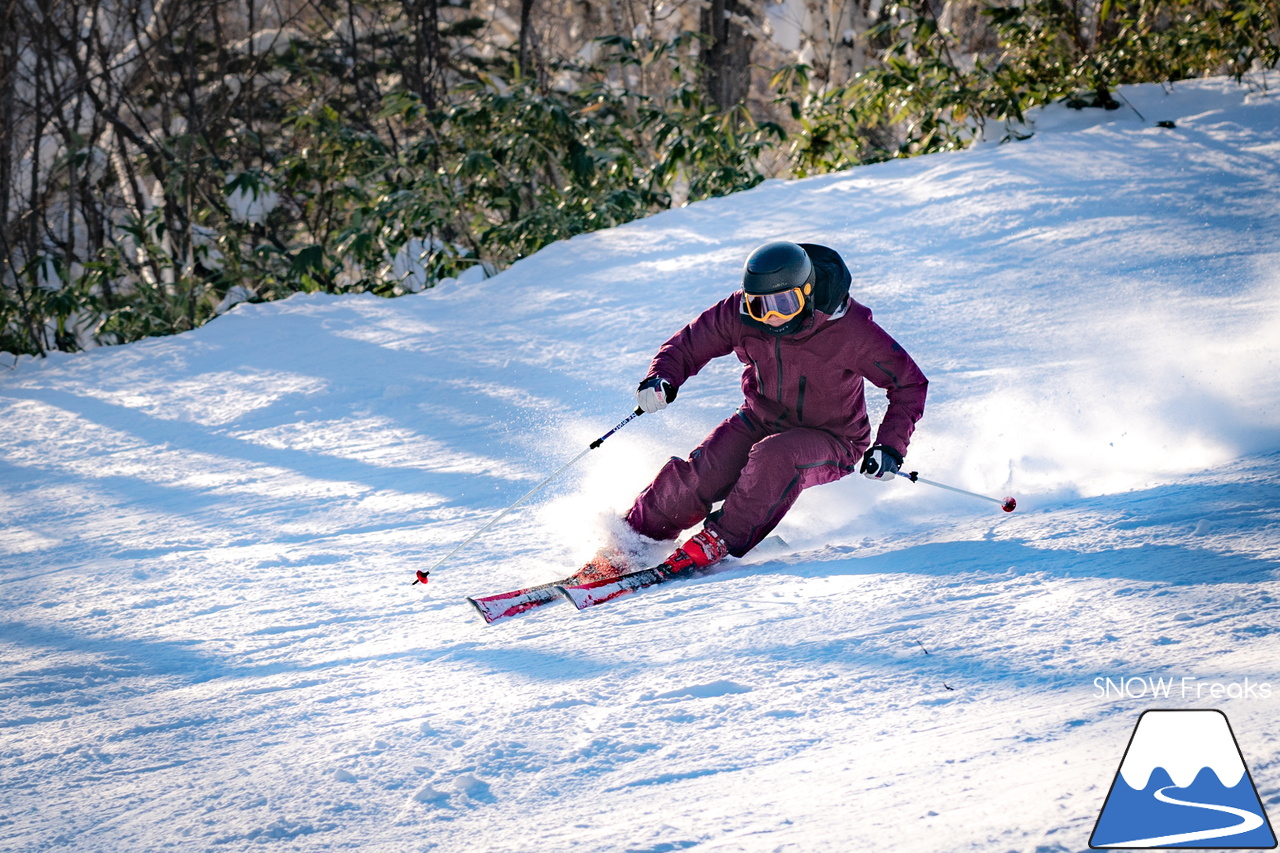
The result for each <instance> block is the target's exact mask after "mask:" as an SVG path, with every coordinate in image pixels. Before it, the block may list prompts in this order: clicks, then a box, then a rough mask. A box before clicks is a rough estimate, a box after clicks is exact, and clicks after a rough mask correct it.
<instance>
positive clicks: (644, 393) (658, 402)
mask: <svg viewBox="0 0 1280 853" xmlns="http://www.w3.org/2000/svg"><path fill="white" fill-rule="evenodd" d="M675 398H676V386H674V385H672V384H671V383H670V382H668V381H667V380H665V379H663V378H662V377H661V376H650V377H649V378H647V379H645V380H644V381H643V382H641V383H640V387H639V388H637V389H636V405H638V406H639V407H640V408H641V409H643V410H644V411H646V412H656V411H658V410H660V409H665V408H666V407H667V403H670V402H671V401H672V400H674V399H675Z"/></svg>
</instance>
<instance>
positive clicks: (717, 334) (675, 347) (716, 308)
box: [647, 293, 742, 388]
mask: <svg viewBox="0 0 1280 853" xmlns="http://www.w3.org/2000/svg"><path fill="white" fill-rule="evenodd" d="M741 325H742V323H741V321H740V320H739V319H738V295H737V294H736V293H735V294H734V295H732V296H729V297H728V298H726V299H723V300H721V301H720V302H717V303H716V304H715V305H712V306H711V307H710V308H708V309H707V310H706V311H703V312H702V313H701V314H699V315H698V317H697V318H696V319H694V321H693V322H692V323H690V324H689V325H687V326H685V327H684V328H683V329H681V330H680V331H678V332H676V333H675V334H674V335H672V336H671V338H670V339H669V340H668V341H667V342H666V343H664V344H663V345H662V346H661V347H659V348H658V354H657V355H655V356H654V357H653V361H652V362H650V363H649V373H648V374H647V377H655V376H657V377H661V378H663V379H665V380H667V381H668V382H670V383H671V384H672V385H673V386H675V387H676V388H679V387H680V386H681V385H683V384H684V383H685V381H686V380H687V379H688V378H689V377H690V376H693V375H695V374H696V373H697V372H698V371H699V370H701V369H702V368H703V367H705V366H706V364H707V362H709V361H711V360H712V359H713V358H719V357H720V356H722V355H728V354H729V353H731V352H733V341H734V332H735V331H737V330H738V329H739V328H740V327H741Z"/></svg>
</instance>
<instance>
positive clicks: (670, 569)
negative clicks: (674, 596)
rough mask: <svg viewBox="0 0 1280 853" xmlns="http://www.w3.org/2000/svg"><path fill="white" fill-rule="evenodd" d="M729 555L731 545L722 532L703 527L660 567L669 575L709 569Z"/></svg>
mask: <svg viewBox="0 0 1280 853" xmlns="http://www.w3.org/2000/svg"><path fill="white" fill-rule="evenodd" d="M727 556H729V546H727V545H725V544H724V540H723V539H721V538H720V534H718V533H716V532H715V531H714V530H708V529H707V528H705V527H704V528H703V529H702V530H700V531H698V532H697V533H695V534H694V535H693V536H691V537H689V539H688V540H687V541H686V542H685V543H684V544H683V545H681V546H680V547H679V548H677V549H676V550H675V553H674V554H672V555H671V556H670V557H668V558H667V559H666V560H665V561H663V563H662V565H661V566H659V567H658V568H659V569H661V570H662V572H663V574H665V575H666V576H667V577H674V576H676V575H681V574H686V573H689V572H693V571H695V570H697V569H707V568H710V567H711V566H714V565H715V564H716V563H718V562H720V561H721V560H723V559H724V558H725V557H727Z"/></svg>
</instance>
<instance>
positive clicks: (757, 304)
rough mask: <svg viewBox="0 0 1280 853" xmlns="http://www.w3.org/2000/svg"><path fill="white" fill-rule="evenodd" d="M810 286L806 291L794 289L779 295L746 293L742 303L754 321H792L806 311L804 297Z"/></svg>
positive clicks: (781, 292) (743, 295)
mask: <svg viewBox="0 0 1280 853" xmlns="http://www.w3.org/2000/svg"><path fill="white" fill-rule="evenodd" d="M808 289H809V287H808V285H806V286H805V288H804V290H801V289H800V288H798V287H793V288H791V289H790V290H783V291H780V292H779V293H746V292H744V293H743V294H742V301H743V302H744V303H746V306H747V314H749V315H750V316H751V318H752V319H753V320H759V321H760V322H762V323H763V322H764V321H766V320H768V319H770V318H771V317H777V318H778V319H779V320H790V319H791V318H792V317H795V316H796V315H797V314H799V313H800V312H801V311H803V310H804V302H805V299H804V295H805V291H806V290H808Z"/></svg>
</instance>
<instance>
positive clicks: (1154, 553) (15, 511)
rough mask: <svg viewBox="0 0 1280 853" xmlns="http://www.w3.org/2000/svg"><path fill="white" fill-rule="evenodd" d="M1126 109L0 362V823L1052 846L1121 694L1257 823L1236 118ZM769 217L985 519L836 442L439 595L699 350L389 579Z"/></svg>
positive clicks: (593, 516) (1250, 325)
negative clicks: (740, 545)
mask: <svg viewBox="0 0 1280 853" xmlns="http://www.w3.org/2000/svg"><path fill="white" fill-rule="evenodd" d="M1254 88H1255V89H1256V88H1257V87H1256V85H1255V87H1254ZM1125 95H1126V97H1127V99H1128V101H1129V106H1127V107H1126V108H1125V109H1123V110H1119V111H1116V112H1111V113H1101V112H1097V113H1094V112H1089V113H1071V112H1068V111H1065V110H1064V111H1061V112H1051V113H1049V114H1046V115H1045V116H1044V117H1043V118H1042V119H1041V124H1040V130H1041V132H1040V133H1038V134H1037V135H1036V136H1035V137H1034V138H1032V139H1031V140H1028V141H1025V142H1021V143H1017V144H1010V145H1003V146H987V147H981V148H978V149H975V150H971V151H967V152H963V153H956V154H948V155H941V156H930V157H923V158H918V159H915V160H910V161H900V162H892V163H887V164H883V165H879V166H874V167H868V168H861V169H857V170H854V171H851V172H847V173H843V174H838V175H831V176H827V177H821V178H815V179H811V180H806V181H799V182H771V183H767V184H765V185H763V186H761V187H758V188H757V189H754V190H752V191H750V192H746V193H741V194H739V195H736V196H733V197H729V198H724V199H718V200H713V201H707V202H703V203H699V204H696V205H692V206H690V207H687V208H684V209H681V210H676V211H671V212H668V213H664V214H661V215H658V216H654V217H652V218H650V219H648V220H645V221H642V222H636V223H632V224H630V225H626V226H623V227H620V228H615V229H612V230H609V231H604V232H599V233H596V234H591V235H587V236H582V237H577V238H574V239H572V240H569V241H567V242H565V243H562V244H557V245H554V246H551V247H549V248H548V249H546V250H545V251H543V252H540V253H538V254H537V255H536V256H535V257H532V258H529V259H526V260H524V261H522V262H520V263H518V264H516V265H515V266H514V267H513V268H511V269H510V270H508V271H506V272H504V273H502V274H501V275H498V276H496V277H494V278H492V279H489V280H487V281H483V282H474V283H466V284H456V283H455V284H447V285H444V286H442V287H440V288H437V289H435V290H433V291H428V292H425V293H422V294H419V295H416V296H412V297H405V298H401V299H398V300H391V301H388V300H381V299H377V298H375V297H371V296H351V297H325V296H297V297H294V298H291V299H288V300H286V301H284V302H280V303H275V304H269V305H256V306H251V305H241V306H238V307H237V308H235V309H234V310H233V311H232V312H231V313H230V314H228V315H227V316H225V317H222V318H220V319H218V320H216V321H215V322H213V323H211V324H210V325H208V326H206V327H205V328H202V329H200V330H197V331H195V332H192V333H189V334H184V335H181V336H178V337H174V338H168V339H157V340H149V341H145V342H142V343H138V344H133V345H130V346H123V347H116V348H105V349H100V350H95V351H92V352H89V353H85V354H80V355H74V356H65V355H56V356H52V357H50V358H48V359H46V360H44V361H38V360H33V359H26V358H24V359H20V360H16V361H15V360H14V359H12V358H6V359H4V363H3V366H2V367H0V604H2V606H3V613H0V849H4V850H22V851H32V850H46V849H70V850H77V851H143V850H145V851H155V850H168V849H177V850H183V851H190V850H239V849H261V848H262V847H263V846H264V845H265V846H266V847H267V848H271V849H288V850H345V849H358V850H379V851H381V850H386V851H402V850H440V851H471V850H486V851H535V850H536V851H543V850H555V851H559V850H575V851H624V850H625V851H636V853H640V851H646V852H647V853H658V851H675V850H684V849H695V850H746V851H848V850H867V849H875V850H895V851H970V850H972V851H1000V853H1003V852H1004V851H1080V850H1084V849H1086V848H1087V846H1088V840H1089V836H1090V832H1091V830H1092V828H1093V825H1094V821H1095V819H1096V818H1097V816H1098V813H1099V810H1100V809H1101V807H1102V804H1103V800H1104V798H1105V797H1106V794H1107V791H1108V788H1109V786H1110V784H1111V782H1112V779H1113V778H1114V776H1115V774H1116V770H1117V768H1118V766H1119V762H1120V759H1121V757H1122V754H1123V751H1124V748H1125V745H1126V743H1127V739H1128V737H1129V735H1130V733H1131V732H1132V730H1133V727H1134V725H1135V723H1136V722H1137V719H1138V716H1139V714H1140V713H1141V712H1142V711H1144V710H1146V709H1148V708H1218V709H1221V710H1223V711H1224V712H1225V713H1226V714H1227V716H1228V718H1229V720H1230V722H1231V726H1232V729H1233V731H1234V733H1235V735H1236V737H1237V739H1238V741H1239V744H1240V747H1241V750H1242V752H1243V755H1244V757H1245V760H1246V762H1247V764H1248V768H1249V770H1250V772H1251V774H1252V778H1253V780H1254V781H1255V783H1256V785H1257V788H1258V791H1259V794H1260V796H1261V798H1262V801H1263V802H1264V803H1266V804H1267V806H1268V808H1269V810H1270V812H1271V819H1272V821H1273V822H1276V821H1277V818H1278V817H1280V722H1278V721H1280V380H1278V379H1277V377H1278V375H1280V103H1278V102H1277V99H1276V98H1275V97H1274V96H1270V97H1268V96H1266V95H1265V93H1262V92H1259V91H1253V90H1251V89H1250V88H1248V87H1245V88H1237V87H1235V86H1234V85H1232V84H1230V83H1226V82H1223V81H1209V82H1202V83H1194V84H1193V83H1186V84H1179V85H1178V86H1177V87H1175V88H1174V89H1173V90H1172V91H1165V90H1163V89H1162V88H1161V87H1141V88H1135V89H1130V90H1126V91H1125ZM1160 121H1173V122H1175V123H1176V127H1174V128H1163V127H1157V126H1156V123H1157V122H1160ZM774 238H787V239H792V240H798V241H814V242H821V243H826V244H828V245H831V246H833V247H835V248H837V249H839V250H840V251H841V252H842V253H843V254H844V255H845V256H846V257H847V258H848V260H849V262H850V265H851V267H852V268H853V270H854V275H855V285H854V290H855V293H856V295H857V297H858V299H859V300H860V301H862V302H864V303H866V304H868V305H870V306H871V307H872V308H873V309H874V310H875V312H876V317H877V319H878V320H879V321H880V322H881V323H882V324H883V325H884V326H885V327H886V328H887V329H888V330H889V331H890V332H891V333H892V334H894V335H895V336H896V337H897V338H898V339H899V340H900V341H901V342H902V343H903V344H904V345H905V346H906V347H907V349H908V350H909V351H910V352H911V353H912V354H913V355H914V356H915V357H916V359H917V361H918V362H919V363H920V364H921V365H922V367H923V368H924V370H925V372H926V373H927V374H928V375H929V378H930V380H931V386H930V400H929V408H928V411H927V412H926V414H925V418H924V420H923V421H922V422H921V424H920V427H919V430H918V432H917V434H916V440H915V442H914V444H913V446H912V448H911V453H910V456H909V458H908V467H909V468H911V469H915V470H919V471H920V472H921V474H923V475H924V476H926V477H930V478H932V479H935V480H940V481H943V482H948V483H953V484H956V485H959V486H962V487H964V488H967V489H971V490H976V491H979V492H983V493H987V494H992V495H994V496H996V497H1003V496H1004V495H1005V494H1013V495H1016V496H1017V498H1018V501H1019V509H1018V511H1017V512H1016V513H1014V514H1012V515H1006V514H1004V513H1002V512H1000V509H999V507H997V506H996V505H995V504H989V503H985V502H982V501H976V500H972V499H969V498H965V497H962V496H959V495H953V494H950V493H948V492H944V491H941V490H936V489H932V488H930V487H928V486H925V485H921V484H912V483H909V482H906V481H903V480H898V481H895V482H890V483H873V482H871V481H868V480H865V479H864V478H862V477H857V476H854V477H850V478H847V479H845V480H843V481H841V482H839V483H836V484H832V485H829V486H825V487H821V488H819V489H815V490H812V491H810V492H808V493H806V494H805V495H804V496H803V497H802V499H801V501H800V502H799V503H798V504H797V506H796V508H795V510H794V511H793V512H792V514H791V515H790V516H789V517H788V518H787V519H786V521H785V522H784V523H783V525H782V526H781V527H780V528H779V529H778V531H777V532H778V534H779V535H780V536H781V537H782V538H783V539H784V540H785V541H786V543H788V544H787V546H786V547H781V548H775V549H774V550H769V551H765V550H762V551H759V552H756V553H754V554H751V555H748V557H747V558H745V559H743V560H741V561H739V562H738V563H737V564H736V565H735V566H733V567H732V569H731V570H730V571H727V572H724V573H721V574H718V575H715V576H712V577H708V578H703V579H700V580H695V581H689V582H684V583H679V584H671V585H668V586H666V587H659V588H656V589H653V590H650V591H647V592H644V593H642V594H640V595H636V596H633V597H631V598H629V599H625V600H620V601H617V602H614V603H611V604H609V605H606V606H602V607H598V608H595V610H594V611H588V612H585V613H582V614H579V613H577V612H575V611H573V610H572V609H571V608H570V607H568V606H567V605H558V606H555V607H551V608H547V609H546V611H545V612H541V613H537V614H532V615H529V616H527V617H524V618H522V619H519V620H515V621H512V622H510V623H507V624H504V625H500V626H494V627H487V626H485V625H483V624H481V623H480V622H479V621H478V620H477V619H476V617H475V614H474V613H473V612H472V610H471V609H470V607H469V606H468V605H467V604H466V602H465V601H464V596H466V595H469V594H484V593H489V592H497V591H501V590H503V589H507V588H510V587H513V586H518V585H523V584H525V583H528V582H533V581H543V580H549V579H552V578H555V577H558V576H561V575H563V574H564V573H565V572H566V570H567V569H569V568H571V567H572V566H573V565H575V563H576V562H577V561H579V560H581V559H582V558H584V557H585V556H587V555H589V554H590V553H591V552H592V551H593V550H594V548H595V546H596V544H597V543H598V541H599V539H600V536H601V531H602V530H603V529H604V526H605V525H606V524H607V523H608V519H609V518H610V517H611V515H614V514H616V513H618V512H620V511H621V510H623V509H625V507H626V506H627V505H628V504H629V502H630V500H631V498H632V497H633V496H634V494H635V493H636V492H637V491H638V490H639V489H640V488H641V487H642V486H643V485H644V484H645V483H646V482H647V481H648V479H649V478H650V477H651V476H652V475H653V473H654V472H655V471H656V470H657V468H658V467H659V466H660V465H661V464H662V462H663V461H664V460H665V459H666V458H667V457H668V456H670V455H683V454H684V453H686V452H687V451H688V450H689V449H690V448H692V447H693V446H694V445H695V444H696V443H697V441H698V440H699V439H700V438H701V437H702V436H703V435H704V434H705V433H706V431H707V430H708V429H710V427H712V426H713V425H714V424H715V423H717V422H718V421H719V419H720V418H722V417H724V416H725V415H726V414H727V413H729V412H730V411H731V410H732V409H733V407H734V406H735V404H736V402H737V400H738V390H737V381H736V375H737V372H738V370H739V365H738V364H737V363H736V361H734V360H733V359H729V360H727V361H726V360H722V361H721V362H719V363H717V364H715V365H713V366H712V367H710V368H708V369H707V370H705V371H704V372H703V373H702V374H700V375H699V376H698V377H696V378H695V379H694V380H692V381H691V382H690V383H689V384H688V385H687V386H686V387H685V388H684V389H683V390H682V392H681V394H680V398H679V400H678V401H677V402H676V403H675V404H674V405H672V406H671V407H670V408H669V409H667V410H666V411H664V412H662V413H660V414H655V415H647V416H645V417H643V418H640V419H638V420H636V421H634V422H633V423H632V424H630V425H628V426H627V427H626V428H624V429H623V430H621V431H620V432H618V433H617V434H616V435H614V436H613V437H612V438H611V439H609V441H608V442H606V443H605V444H604V445H603V446H602V447H601V448H599V449H598V450H596V451H594V452H592V453H590V454H588V455H587V456H585V457H584V458H583V459H582V460H581V461H580V462H579V463H578V464H577V465H575V466H574V467H572V468H571V469H569V471H567V472H566V473H565V474H564V475H563V476H562V477H561V478H559V479H558V480H557V481H555V482H554V483H553V484H552V485H551V486H550V487H548V489H547V490H546V491H545V492H543V493H541V494H540V495H539V496H538V497H536V498H535V499H533V500H531V501H530V502H529V503H528V504H527V506H526V507H524V508H521V509H519V510H517V511H516V512H515V513H513V514H512V515H510V516H508V517H507V518H505V519H504V520H502V521H501V522H499V523H498V524H497V525H495V526H494V528H493V529H492V530H491V531H490V532H489V533H488V534H486V535H485V536H484V537H483V538H482V539H481V540H480V541H478V542H477V543H476V544H475V545H474V546H472V547H470V548H468V549H467V550H466V552H464V553H462V554H460V555H459V556H457V557H456V558H454V559H452V560H449V561H448V562H447V563H446V564H445V565H443V566H441V567H440V568H439V569H438V570H436V571H435V572H433V574H432V581H431V583H430V584H429V585H428V586H427V587H425V588H424V587H422V586H411V585H410V581H411V580H412V579H413V570H414V569H416V568H423V567H429V566H431V565H433V564H434V563H435V562H436V561H437V560H439V559H440V558H441V557H443V556H444V555H445V554H446V553H448V551H449V550H450V549H451V548H453V547H454V546H455V545H457V544H458V543H459V542H461V541H462V540H464V539H465V538H466V537H467V536H468V535H470V534H471V533H472V532H473V531H475V530H476V529H477V528H479V527H480V526H481V525H482V524H484V523H485V522H486V521H487V520H489V519H490V518H492V517H493V516H494V514H495V513H497V512H499V511H500V510H501V509H502V508H504V507H506V506H507V505H508V504H510V503H512V502H513V501H515V500H516V499H517V498H519V497H520V496H521V495H522V494H524V493H525V492H526V491H527V490H528V489H530V488H531V487H532V486H533V485H535V484H536V483H537V482H538V481H539V480H541V479H542V478H543V477H544V476H546V475H547V474H548V473H550V472H551V471H554V470H555V469H556V468H557V467H559V466H560V465H563V464H564V463H565V462H566V461H568V460H569V459H572V458H573V457H574V456H575V455H577V454H578V453H580V452H581V451H582V450H583V449H584V448H585V447H586V446H587V444H589V443H590V442H591V440H592V439H594V438H596V437H598V436H599V435H601V434H602V433H604V432H605V431H606V430H608V429H609V428H610V427H612V426H613V425H614V424H615V423H617V422H618V421H619V420H621V419H622V418H623V417H624V416H625V415H626V414H627V413H628V412H629V411H630V409H631V408H632V406H633V405H634V399H633V396H632V389H633V388H634V386H635V383H636V382H637V381H638V380H639V379H640V378H641V377H643V375H644V372H645V368H646V366H647V364H648V360H649V358H650V356H651V355H652V353H653V351H654V350H655V349H656V348H657V346H658V345H659V344H660V343H661V342H662V341H663V340H665V339H666V338H667V337H668V336H669V335H671V334H672V333H673V332H674V331H676V329H678V328H679V327H680V326H681V325H682V324H683V323H684V322H685V321H687V320H688V319H690V318H692V317H693V316H694V315H695V314H696V312H698V311H700V310H701V309H702V308H704V307H706V306H707V305H709V304H711V303H712V302H713V301H715V300H717V299H719V298H720V297H721V296H722V295H724V294H727V293H728V292H730V291H731V290H732V289H733V288H734V287H735V286H736V282H737V281H738V277H739V273H740V268H741V264H742V261H743V259H744V258H745V257H746V255H747V253H748V252H749V251H750V250H751V249H752V248H753V247H755V246H756V245H758V244H759V243H762V242H764V241H766V240H769V239H774ZM871 390H872V391H874V390H875V389H871ZM878 411H879V409H878V410H877V412H878ZM1142 678H1165V679H1172V681H1170V682H1168V684H1171V685H1172V687H1171V688H1170V689H1169V695H1168V696H1160V697H1153V696H1152V695H1151V693H1150V692H1149V691H1140V690H1139V687H1140V686H1141V682H1139V681H1137V680H1136V679H1142ZM1106 679H1112V684H1116V683H1124V684H1125V685H1126V686H1127V688H1128V690H1127V692H1125V691H1121V692H1119V693H1117V692H1116V691H1114V690H1112V691H1107V690H1106V686H1107V681H1106ZM1097 685H1101V686H1102V689H1099V687H1098V686H1097ZM1215 685H1217V686H1215ZM1263 686H1265V688H1266V689H1262V688H1263ZM1143 692H1145V695H1139V694H1141V693H1143ZM1218 693H1221V694H1223V695H1220V696H1219V695H1215V694H1218Z"/></svg>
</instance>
